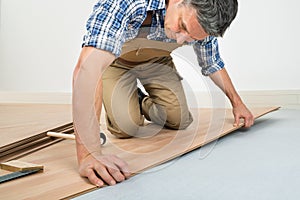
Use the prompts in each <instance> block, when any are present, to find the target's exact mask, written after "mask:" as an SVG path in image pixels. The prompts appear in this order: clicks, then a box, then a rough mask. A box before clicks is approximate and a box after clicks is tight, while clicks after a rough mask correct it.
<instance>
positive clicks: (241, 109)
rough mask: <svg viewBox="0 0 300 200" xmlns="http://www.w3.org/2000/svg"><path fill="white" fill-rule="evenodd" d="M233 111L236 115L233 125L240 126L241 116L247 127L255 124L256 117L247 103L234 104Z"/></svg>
mask: <svg viewBox="0 0 300 200" xmlns="http://www.w3.org/2000/svg"><path fill="white" fill-rule="evenodd" d="M232 112H233V116H234V124H233V126H235V127H236V126H238V125H239V124H240V119H241V118H243V119H244V126H245V127H246V128H249V127H251V126H252V125H253V124H254V117H253V115H252V113H251V112H250V110H249V109H248V108H247V107H246V106H245V104H243V103H241V104H239V105H237V106H234V107H233V109H232Z"/></svg>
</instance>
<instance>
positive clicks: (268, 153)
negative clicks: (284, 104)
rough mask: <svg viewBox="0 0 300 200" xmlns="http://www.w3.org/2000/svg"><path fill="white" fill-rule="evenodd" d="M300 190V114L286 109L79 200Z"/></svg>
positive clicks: (248, 195) (294, 195)
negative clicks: (250, 126)
mask: <svg viewBox="0 0 300 200" xmlns="http://www.w3.org/2000/svg"><path fill="white" fill-rule="evenodd" d="M299 186H300V110H287V109H280V110H278V111H275V112H273V113H269V114H267V115H265V116H263V117H261V118H259V119H258V120H257V121H256V123H255V125H254V126H253V127H252V128H251V129H248V130H245V129H244V130H243V129H241V130H238V131H235V132H233V133H231V134H229V135H227V136H225V137H223V138H221V139H219V140H218V141H217V142H213V143H211V144H209V145H206V146H205V147H202V148H200V149H197V150H195V151H193V152H190V153H188V154H186V155H184V156H181V157H179V158H177V159H175V160H172V161H170V162H168V163H166V164H163V165H160V166H158V167H155V168H152V169H150V170H148V171H146V172H144V173H141V174H139V175H136V176H134V177H132V178H130V179H129V180H126V181H125V182H123V183H120V184H117V185H115V186H111V187H105V188H101V189H98V190H95V191H93V192H90V193H88V194H85V195H82V196H80V197H77V198H75V199H76V200H81V199H91V200H92V199H122V200H126V199H128V200H135V199H143V200H148V199H149V200H153V199H164V200H165V199H182V200H184V199H188V200H193V199H195V200H199V199H204V200H220V199H222V200H223V199H230V200H235V199H236V200H240V199H243V200H248V199H249V200H253V199H255V200H266V199H272V200H277V199H278V200H282V199H285V200H286V199H300V190H299Z"/></svg>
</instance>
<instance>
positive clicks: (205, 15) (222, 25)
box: [182, 0, 238, 36]
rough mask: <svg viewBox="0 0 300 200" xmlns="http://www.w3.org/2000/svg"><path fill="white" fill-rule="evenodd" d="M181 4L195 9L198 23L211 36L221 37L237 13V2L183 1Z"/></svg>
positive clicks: (229, 0) (222, 0)
mask: <svg viewBox="0 0 300 200" xmlns="http://www.w3.org/2000/svg"><path fill="white" fill-rule="evenodd" d="M182 3H183V4H185V5H187V6H192V7H193V8H194V9H196V11H197V18H198V22H199V23H200V24H201V26H202V27H203V29H204V30H205V32H206V33H207V34H209V35H212V36H223V35H224V33H225V31H226V29H227V28H228V27H229V26H230V24H231V22H232V21H233V20H234V18H235V17H236V14H237V11H238V2H237V0H184V1H183V2H182Z"/></svg>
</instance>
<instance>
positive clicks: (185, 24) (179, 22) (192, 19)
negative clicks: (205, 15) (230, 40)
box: [165, 0, 208, 44]
mask: <svg viewBox="0 0 300 200" xmlns="http://www.w3.org/2000/svg"><path fill="white" fill-rule="evenodd" d="M181 2H182V0H170V1H169V4H168V7H167V11H166V17H165V33H166V35H167V37H168V38H171V39H175V40H176V41H177V43H178V44H182V43H184V42H191V41H193V40H203V39H204V38H206V37H207V36H208V34H207V33H206V32H205V31H204V29H203V28H202V26H201V25H200V24H199V23H198V21H197V13H196V10H195V9H194V8H191V7H188V6H183V5H182V4H181Z"/></svg>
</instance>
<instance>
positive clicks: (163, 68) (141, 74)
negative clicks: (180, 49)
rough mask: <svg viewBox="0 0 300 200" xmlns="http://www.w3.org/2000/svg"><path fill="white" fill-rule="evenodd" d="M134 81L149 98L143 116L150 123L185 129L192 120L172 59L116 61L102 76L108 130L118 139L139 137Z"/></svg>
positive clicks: (139, 121) (138, 117)
mask: <svg viewBox="0 0 300 200" xmlns="http://www.w3.org/2000/svg"><path fill="white" fill-rule="evenodd" d="M137 79H139V80H140V82H141V83H142V84H143V86H144V88H145V89H146V91H147V92H148V93H149V97H146V98H144V100H143V102H142V114H143V115H144V116H145V118H146V119H147V120H149V121H152V122H154V123H156V124H158V125H161V126H165V127H167V128H171V129H184V128H186V127H187V126H189V125H190V124H191V122H192V121H193V119H192V116H191V114H190V112H189V110H188V106H187V102H186V97H185V94H184V91H183V87H182V84H181V80H182V78H181V77H180V76H179V74H178V73H177V71H176V69H175V66H174V63H173V61H172V58H171V56H165V57H160V58H153V59H151V60H149V61H147V62H144V63H140V64H136V65H132V64H131V65H129V64H128V63H126V64H125V63H122V62H121V61H120V60H119V59H117V60H115V61H114V62H113V63H112V64H111V66H110V67H108V68H107V70H106V71H105V73H104V74H103V103H104V108H105V110H106V120H107V127H108V130H109V131H110V132H111V133H112V134H114V135H115V136H116V137H119V138H128V137H131V136H138V134H139V127H141V126H143V125H144V116H143V115H142V114H141V113H140V105H139V101H138V94H137Z"/></svg>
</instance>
